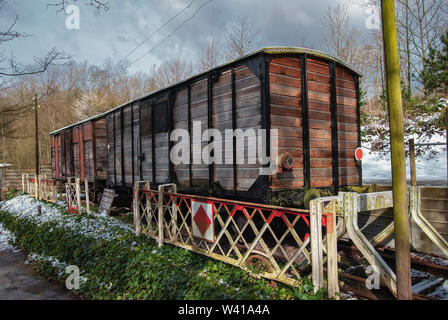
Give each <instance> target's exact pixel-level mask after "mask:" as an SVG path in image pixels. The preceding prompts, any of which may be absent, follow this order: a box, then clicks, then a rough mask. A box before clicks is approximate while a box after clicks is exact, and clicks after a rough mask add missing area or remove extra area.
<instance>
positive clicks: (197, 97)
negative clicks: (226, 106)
mask: <svg viewBox="0 0 448 320" xmlns="http://www.w3.org/2000/svg"><path fill="white" fill-rule="evenodd" d="M207 98H208V97H207V79H202V80H199V81H197V82H195V83H193V84H192V85H191V120H192V122H195V121H200V122H201V130H200V132H193V134H191V139H192V141H191V143H192V148H191V152H192V154H193V159H195V158H197V159H201V163H200V164H195V163H193V164H192V165H191V171H192V177H191V178H192V179H191V180H192V185H193V186H194V187H208V184H209V183H208V180H209V173H208V165H207V164H204V163H203V162H202V155H201V153H202V150H203V149H204V147H205V146H206V145H207V142H206V141H204V142H202V143H201V148H200V149H199V148H198V150H195V148H194V147H193V141H194V140H195V139H198V140H197V141H200V140H201V136H202V132H204V131H205V130H207V129H208V101H207Z"/></svg>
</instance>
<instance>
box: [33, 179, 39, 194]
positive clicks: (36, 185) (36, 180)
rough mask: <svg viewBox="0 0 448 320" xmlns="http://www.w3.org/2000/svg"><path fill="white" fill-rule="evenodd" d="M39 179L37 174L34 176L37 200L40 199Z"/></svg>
mask: <svg viewBox="0 0 448 320" xmlns="http://www.w3.org/2000/svg"><path fill="white" fill-rule="evenodd" d="M38 179H39V177H38V176H37V175H36V174H35V175H34V192H35V193H34V197H35V198H36V199H39V183H38V181H39V180H38Z"/></svg>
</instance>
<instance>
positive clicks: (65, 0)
mask: <svg viewBox="0 0 448 320" xmlns="http://www.w3.org/2000/svg"><path fill="white" fill-rule="evenodd" d="M77 1H78V0H73V2H77ZM68 5H70V1H69V0H62V1H59V2H53V3H47V8H48V7H55V8H57V11H56V13H57V14H59V13H60V12H64V13H65V8H66V6H68ZM85 5H87V6H91V7H93V8H95V9H97V10H101V9H103V10H104V11H107V10H109V8H110V4H109V2H104V1H100V0H90V2H86V3H85Z"/></svg>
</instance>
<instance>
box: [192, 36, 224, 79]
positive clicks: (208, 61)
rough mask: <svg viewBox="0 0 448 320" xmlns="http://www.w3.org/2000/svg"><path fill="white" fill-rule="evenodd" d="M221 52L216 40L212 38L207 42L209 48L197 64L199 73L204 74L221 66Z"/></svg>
mask: <svg viewBox="0 0 448 320" xmlns="http://www.w3.org/2000/svg"><path fill="white" fill-rule="evenodd" d="M219 61H220V52H219V49H218V46H217V44H216V41H215V38H211V39H210V40H208V41H207V46H206V48H205V51H204V53H203V54H202V55H201V56H200V57H199V60H198V62H197V64H196V71H197V72H204V71H206V70H209V69H212V68H213V67H216V66H217V65H218V64H219Z"/></svg>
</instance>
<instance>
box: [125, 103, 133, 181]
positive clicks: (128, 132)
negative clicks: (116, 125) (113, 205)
mask: <svg viewBox="0 0 448 320" xmlns="http://www.w3.org/2000/svg"><path fill="white" fill-rule="evenodd" d="M131 108H132V106H127V107H125V108H123V125H124V127H123V167H124V184H125V185H131V184H132V119H131V118H132V117H131Z"/></svg>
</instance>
